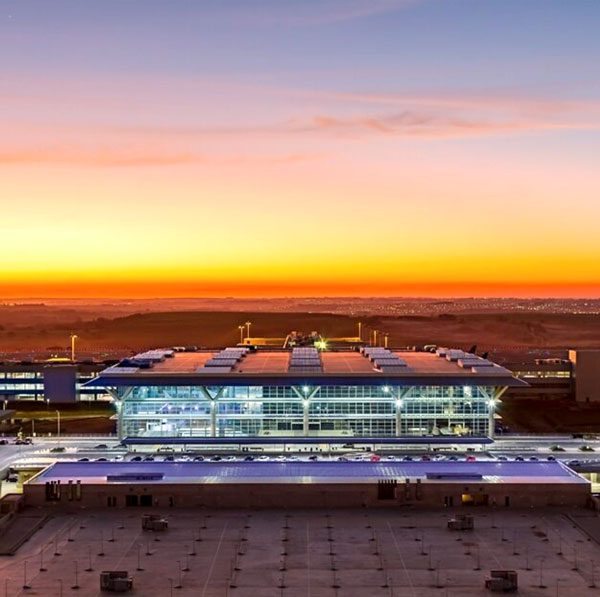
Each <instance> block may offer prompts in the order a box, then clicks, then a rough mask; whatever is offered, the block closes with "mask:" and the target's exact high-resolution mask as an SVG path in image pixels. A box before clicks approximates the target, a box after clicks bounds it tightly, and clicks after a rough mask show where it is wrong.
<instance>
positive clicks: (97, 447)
mask: <svg viewBox="0 0 600 597" xmlns="http://www.w3.org/2000/svg"><path fill="white" fill-rule="evenodd" d="M94 450H108V446H107V445H106V444H98V445H97V446H95V447H94Z"/></svg>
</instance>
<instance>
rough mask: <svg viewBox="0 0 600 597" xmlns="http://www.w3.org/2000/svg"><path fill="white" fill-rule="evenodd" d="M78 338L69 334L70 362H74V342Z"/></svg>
mask: <svg viewBox="0 0 600 597" xmlns="http://www.w3.org/2000/svg"><path fill="white" fill-rule="evenodd" d="M78 337H79V336H77V334H71V361H72V362H73V363H74V362H75V340H77V338H78Z"/></svg>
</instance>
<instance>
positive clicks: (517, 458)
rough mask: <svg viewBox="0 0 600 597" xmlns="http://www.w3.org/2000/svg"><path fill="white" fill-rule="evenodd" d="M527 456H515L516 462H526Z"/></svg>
mask: <svg viewBox="0 0 600 597" xmlns="http://www.w3.org/2000/svg"><path fill="white" fill-rule="evenodd" d="M524 461H525V458H523V456H515V462H524Z"/></svg>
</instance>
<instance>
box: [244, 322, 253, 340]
mask: <svg viewBox="0 0 600 597" xmlns="http://www.w3.org/2000/svg"><path fill="white" fill-rule="evenodd" d="M245 325H246V329H247V330H248V333H247V334H246V336H247V337H248V338H250V326H251V325H252V322H251V321H247V322H246V323H245Z"/></svg>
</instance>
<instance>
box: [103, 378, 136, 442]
mask: <svg viewBox="0 0 600 597" xmlns="http://www.w3.org/2000/svg"><path fill="white" fill-rule="evenodd" d="M119 390H121V393H120V392H119ZM106 391H107V392H108V393H109V394H110V395H111V396H112V398H113V400H114V402H115V406H116V407H117V437H118V438H119V441H122V440H123V439H125V432H124V429H123V408H124V406H125V400H126V399H127V398H128V397H129V396H130V395H131V393H132V392H133V388H132V387H126V388H106Z"/></svg>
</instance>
